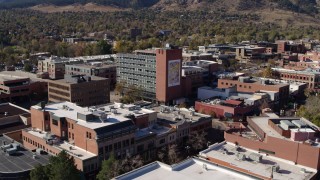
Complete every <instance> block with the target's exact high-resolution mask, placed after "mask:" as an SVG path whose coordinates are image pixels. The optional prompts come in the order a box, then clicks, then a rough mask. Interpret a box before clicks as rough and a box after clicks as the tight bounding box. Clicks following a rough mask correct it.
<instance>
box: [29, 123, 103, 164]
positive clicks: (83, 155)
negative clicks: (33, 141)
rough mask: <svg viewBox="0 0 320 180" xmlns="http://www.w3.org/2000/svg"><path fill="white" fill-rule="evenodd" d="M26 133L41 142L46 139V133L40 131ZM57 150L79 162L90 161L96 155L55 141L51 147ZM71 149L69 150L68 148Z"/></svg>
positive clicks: (31, 130)
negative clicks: (79, 160) (39, 139)
mask: <svg viewBox="0 0 320 180" xmlns="http://www.w3.org/2000/svg"><path fill="white" fill-rule="evenodd" d="M25 131H26V132H28V133H30V134H32V135H34V136H36V137H39V138H41V139H43V140H46V139H45V138H46V137H47V135H48V133H46V132H43V131H40V130H36V129H32V128H30V129H25ZM52 147H55V148H57V149H59V150H65V151H66V152H67V153H68V154H70V155H72V156H74V157H75V158H78V159H81V160H86V159H90V158H92V157H96V156H97V155H95V154H93V153H91V152H89V151H86V150H84V149H81V148H79V147H77V146H74V145H71V144H69V143H67V142H65V141H59V140H56V141H55V143H53V146H52ZM70 147H71V148H70Z"/></svg>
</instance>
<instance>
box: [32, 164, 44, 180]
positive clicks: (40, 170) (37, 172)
mask: <svg viewBox="0 0 320 180" xmlns="http://www.w3.org/2000/svg"><path fill="white" fill-rule="evenodd" d="M30 179H31V180H47V179H49V177H48V174H47V173H46V167H45V166H42V165H41V164H39V165H37V166H36V167H35V168H34V169H33V170H32V171H31V172H30Z"/></svg>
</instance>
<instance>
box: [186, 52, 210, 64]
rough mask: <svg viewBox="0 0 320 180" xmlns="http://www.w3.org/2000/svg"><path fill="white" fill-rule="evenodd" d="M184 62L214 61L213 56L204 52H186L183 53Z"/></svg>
mask: <svg viewBox="0 0 320 180" xmlns="http://www.w3.org/2000/svg"><path fill="white" fill-rule="evenodd" d="M182 58H183V61H185V62H188V61H195V60H213V57H212V54H210V53H203V52H184V53H182Z"/></svg>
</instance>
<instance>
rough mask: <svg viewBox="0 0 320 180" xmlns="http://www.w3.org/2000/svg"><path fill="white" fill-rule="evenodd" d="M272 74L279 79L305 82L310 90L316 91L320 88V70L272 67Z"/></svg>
mask: <svg viewBox="0 0 320 180" xmlns="http://www.w3.org/2000/svg"><path fill="white" fill-rule="evenodd" d="M272 71H273V74H274V75H276V76H278V77H279V78H280V79H283V80H288V81H293V82H302V83H307V84H308V88H309V89H310V90H315V91H318V90H319V88H320V72H318V71H316V70H304V71H295V70H290V69H282V68H272Z"/></svg>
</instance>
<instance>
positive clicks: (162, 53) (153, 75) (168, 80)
mask: <svg viewBox="0 0 320 180" xmlns="http://www.w3.org/2000/svg"><path fill="white" fill-rule="evenodd" d="M181 66H182V50H181V49H176V48H172V47H171V46H169V45H167V47H166V48H164V49H156V50H139V51H135V52H134V53H133V54H117V82H125V85H126V87H129V86H130V85H134V86H137V87H142V89H143V91H144V92H143V95H144V97H145V98H146V99H150V100H153V101H157V102H159V103H170V104H175V100H176V99H178V98H180V97H181Z"/></svg>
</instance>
